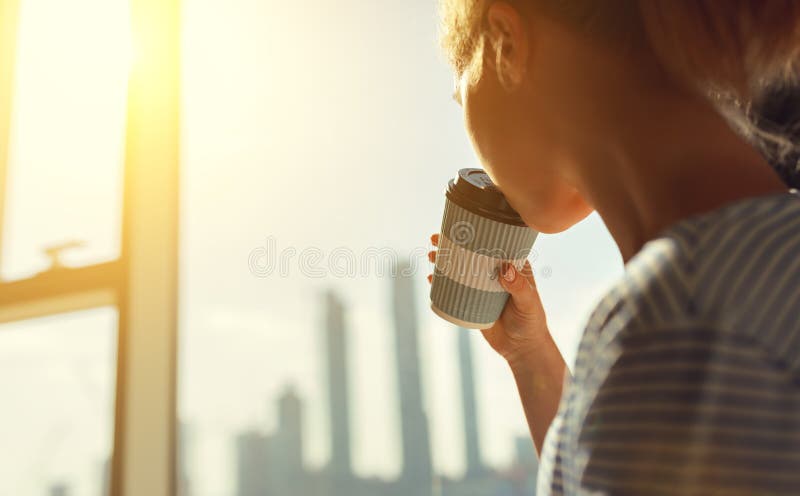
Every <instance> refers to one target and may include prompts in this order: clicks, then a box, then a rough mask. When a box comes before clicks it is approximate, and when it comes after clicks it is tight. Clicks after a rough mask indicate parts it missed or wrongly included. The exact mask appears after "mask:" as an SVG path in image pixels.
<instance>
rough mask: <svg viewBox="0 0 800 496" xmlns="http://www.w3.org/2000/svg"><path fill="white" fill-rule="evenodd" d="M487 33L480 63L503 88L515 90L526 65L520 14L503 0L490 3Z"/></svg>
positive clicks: (524, 38)
mask: <svg viewBox="0 0 800 496" xmlns="http://www.w3.org/2000/svg"><path fill="white" fill-rule="evenodd" d="M486 21H487V24H488V33H487V39H486V43H485V45H484V58H485V60H484V63H485V64H486V67H489V68H491V70H493V71H495V72H496V74H497V79H498V81H500V84H502V86H503V87H504V88H505V89H506V90H507V91H514V90H516V89H517V88H518V87H519V86H520V85H521V84H522V81H523V80H524V79H525V72H526V71H527V68H528V48H529V47H528V44H529V40H528V32H527V28H526V24H525V22H524V20H523V18H522V16H521V15H520V13H519V12H518V11H517V10H516V9H515V8H514V7H512V6H511V5H510V4H508V3H506V2H502V1H501V2H493V3H492V4H491V5H490V6H489V9H488V10H487V12H486Z"/></svg>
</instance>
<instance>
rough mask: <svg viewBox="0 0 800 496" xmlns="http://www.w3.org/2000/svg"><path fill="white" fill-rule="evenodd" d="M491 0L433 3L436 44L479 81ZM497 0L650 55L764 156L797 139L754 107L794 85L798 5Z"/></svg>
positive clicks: (799, 54) (729, 0)
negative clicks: (437, 8)
mask: <svg viewBox="0 0 800 496" xmlns="http://www.w3.org/2000/svg"><path fill="white" fill-rule="evenodd" d="M493 1H495V0H441V12H442V44H443V47H444V49H445V53H446V54H447V56H448V59H449V61H450V63H451V65H452V66H453V68H454V70H455V71H456V72H457V73H458V74H461V73H463V72H464V71H466V70H467V69H471V70H470V72H471V74H472V75H473V76H475V77H480V68H481V67H482V60H483V49H484V48H483V47H484V34H485V30H486V23H485V14H486V10H487V8H488V6H489V5H490V4H491V3H492V2H493ZM505 1H506V2H507V3H509V4H512V5H514V6H516V7H517V8H519V9H520V10H521V11H523V12H525V13H528V14H529V15H541V16H547V17H548V18H551V19H553V20H555V21H559V22H562V23H564V24H565V25H567V26H569V27H573V28H574V29H577V30H580V31H581V32H583V33H585V34H588V35H590V36H593V37H597V39H598V40H601V41H607V42H609V43H613V44H615V45H616V46H618V47H622V48H628V49H630V50H645V51H649V53H650V54H652V55H653V56H655V59H656V60H657V61H658V62H659V63H660V65H661V66H662V67H663V68H664V69H665V71H666V72H667V73H669V74H670V75H671V76H672V77H673V79H674V80H675V82H676V83H678V84H680V85H682V86H685V87H687V88H690V89H693V90H696V91H700V92H702V93H703V94H705V95H708V96H709V97H710V98H711V100H712V101H713V102H714V103H715V104H716V105H718V107H720V111H721V112H722V113H723V114H725V115H726V116H727V117H728V118H729V119H731V121H732V123H733V125H734V126H735V127H736V128H737V129H738V130H739V131H741V132H742V133H743V134H744V135H745V136H746V137H748V138H749V139H751V141H753V142H754V144H755V145H756V146H759V148H761V149H762V150H763V151H765V152H770V153H776V154H778V155H779V156H780V158H781V159H784V158H785V156H786V155H787V154H790V153H791V150H790V149H791V148H793V145H795V144H796V143H794V142H793V141H791V138H794V137H796V136H797V133H796V132H794V131H796V129H795V126H794V124H796V123H790V124H788V125H790V126H792V128H793V129H792V133H785V132H784V130H783V129H780V128H778V127H777V126H775V125H774V124H771V125H770V126H767V127H766V128H760V127H758V126H759V124H761V123H763V119H760V118H759V115H758V109H757V108H756V109H754V105H755V106H758V105H760V104H762V103H763V101H764V98H765V95H774V94H775V93H776V91H777V92H778V93H780V92H783V93H786V91H785V89H786V88H791V87H792V85H793V84H794V78H795V75H796V66H797V63H798V61H799V60H800V1H797V0H602V1H598V0H505ZM776 89H777V90H776ZM793 94H794V95H798V94H800V92H798V91H794V92H793ZM748 117H750V118H749V119H748ZM787 147H788V148H787ZM769 158H772V157H769Z"/></svg>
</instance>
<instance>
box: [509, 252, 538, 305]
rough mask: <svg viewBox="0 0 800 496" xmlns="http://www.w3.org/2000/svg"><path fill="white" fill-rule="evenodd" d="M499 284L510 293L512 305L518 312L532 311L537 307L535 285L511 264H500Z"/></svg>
mask: <svg viewBox="0 0 800 496" xmlns="http://www.w3.org/2000/svg"><path fill="white" fill-rule="evenodd" d="M500 285H501V286H503V289H505V290H506V291H508V293H509V294H510V295H511V300H512V302H513V303H514V306H515V307H517V309H518V310H519V311H520V312H522V313H534V312H535V311H536V309H537V308H538V305H537V300H538V298H539V295H538V293H537V291H536V287H535V286H534V285H532V284H531V283H530V282H529V281H528V278H527V277H525V276H524V275H523V274H522V273H521V272H520V271H518V270H517V269H516V267H514V265H513V264H511V263H508V262H503V264H502V265H501V266H500Z"/></svg>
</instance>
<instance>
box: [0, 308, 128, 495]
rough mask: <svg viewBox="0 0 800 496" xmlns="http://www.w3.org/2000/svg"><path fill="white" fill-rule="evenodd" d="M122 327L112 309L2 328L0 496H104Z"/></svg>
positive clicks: (0, 348) (72, 314)
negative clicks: (62, 492) (59, 494)
mask: <svg viewBox="0 0 800 496" xmlns="http://www.w3.org/2000/svg"><path fill="white" fill-rule="evenodd" d="M116 329H117V313H116V310H115V309H113V308H98V309H94V310H86V311H82V312H74V313H70V314H61V315H54V316H51V317H45V318H39V319H32V320H28V321H22V322H15V323H12V324H3V325H0V396H2V398H4V401H3V404H4V407H3V422H2V424H0V439H3V445H4V446H5V447H6V448H5V449H3V450H2V452H0V458H2V460H0V467H2V469H0V470H2V473H1V474H0V493H2V494H49V493H50V491H51V490H53V489H54V488H56V487H65V488H69V494H73V495H97V494H103V492H102V490H103V488H104V485H105V484H106V476H107V474H106V471H107V467H108V461H109V458H110V456H111V448H112V445H113V433H114V389H115V384H114V377H115V367H116V337H117V333H116Z"/></svg>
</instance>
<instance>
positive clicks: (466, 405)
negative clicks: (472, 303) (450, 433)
mask: <svg viewBox="0 0 800 496" xmlns="http://www.w3.org/2000/svg"><path fill="white" fill-rule="evenodd" d="M457 332H458V363H459V367H460V368H461V406H462V411H463V412H464V443H465V445H466V450H467V476H468V477H469V476H477V475H481V474H482V473H483V472H484V465H483V461H482V460H481V447H480V439H479V438H478V411H477V407H476V405H475V375H474V369H473V365H472V348H471V346H470V336H469V333H470V331H469V330H468V329H458V330H457Z"/></svg>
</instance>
